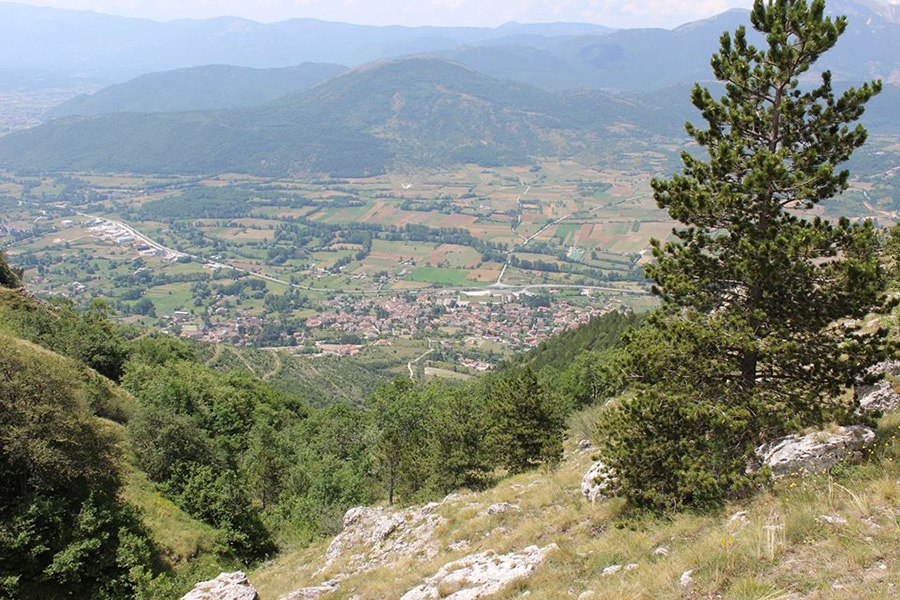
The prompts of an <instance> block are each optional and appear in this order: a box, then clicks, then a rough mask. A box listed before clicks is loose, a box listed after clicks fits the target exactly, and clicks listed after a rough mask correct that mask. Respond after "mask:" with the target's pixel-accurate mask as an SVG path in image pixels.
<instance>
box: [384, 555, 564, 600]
mask: <svg viewBox="0 0 900 600" xmlns="http://www.w3.org/2000/svg"><path fill="white" fill-rule="evenodd" d="M556 547H557V546H556V544H550V545H549V546H545V547H543V548H538V547H537V546H529V547H527V548H525V549H524V550H522V551H521V552H513V553H510V554H495V553H494V552H491V551H488V552H480V553H478V554H472V555H470V556H466V557H464V558H461V559H459V560H455V561H453V562H450V563H447V564H446V565H444V566H443V567H441V569H440V570H439V571H438V572H437V573H435V574H434V575H433V576H431V577H429V578H428V579H426V580H425V582H424V583H422V585H419V586H417V587H415V588H413V589H411V590H409V591H408V592H406V593H405V594H404V595H403V597H402V598H401V600H435V599H438V598H443V599H445V600H475V599H476V598H483V597H485V596H488V595H490V594H495V593H497V592H499V591H500V590H502V589H503V588H505V587H506V586H507V585H509V584H510V583H512V582H513V581H515V580H517V579H521V578H523V577H528V576H529V575H531V574H532V573H533V572H534V570H535V569H537V567H538V566H539V565H540V564H541V563H542V562H543V561H544V558H545V557H546V556H547V554H548V553H550V552H551V551H553V550H555V549H556Z"/></svg>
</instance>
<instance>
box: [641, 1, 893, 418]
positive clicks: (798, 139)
mask: <svg viewBox="0 0 900 600" xmlns="http://www.w3.org/2000/svg"><path fill="white" fill-rule="evenodd" d="M824 8H825V2H824V0H815V1H814V2H813V3H812V4H811V5H810V6H807V4H806V2H805V1H803V0H800V1H797V0H776V1H774V2H768V3H764V2H762V1H761V0H757V2H755V4H754V7H753V11H752V13H751V15H750V19H751V22H752V24H753V26H754V27H755V28H756V29H757V30H759V31H760V32H762V33H764V34H765V35H766V36H767V41H768V48H767V49H764V50H759V49H756V48H754V47H753V46H751V45H749V44H748V43H747V39H746V32H745V30H744V28H739V29H738V30H737V32H736V33H735V35H734V38H733V40H732V37H731V36H730V35H729V34H728V33H726V34H724V35H723V36H722V39H721V49H720V51H719V53H718V54H716V55H715V56H713V59H712V67H713V71H714V73H715V75H716V78H717V79H719V80H721V81H724V82H725V85H726V95H725V96H724V97H723V98H721V99H720V100H716V99H714V98H713V96H712V94H711V93H710V92H709V90H707V89H704V88H703V87H701V86H695V88H694V90H693V94H692V100H693V103H694V105H695V106H696V107H697V108H698V109H699V110H700V111H701V112H702V114H703V117H704V119H705V120H706V121H707V125H708V127H707V128H706V129H698V128H697V127H694V126H693V125H690V124H688V125H687V130H688V133H689V134H690V135H691V137H692V138H693V139H694V140H696V141H697V143H698V144H699V145H700V146H702V147H703V148H705V149H706V150H707V153H708V161H704V160H703V159H701V158H697V157H694V156H692V155H690V154H687V153H685V154H684V156H683V160H684V172H683V174H681V175H676V176H675V177H673V178H672V179H670V180H656V181H654V182H653V189H654V191H655V198H656V201H657V203H658V204H659V206H660V207H661V208H665V209H667V210H668V211H669V214H670V215H671V216H672V217H673V218H675V219H677V220H679V221H681V222H682V223H684V224H685V225H687V227H686V228H683V229H680V230H678V231H677V232H676V235H677V238H678V241H676V242H674V243H669V244H666V245H665V246H661V245H660V244H659V243H655V244H654V256H655V258H656V260H657V263H656V264H655V265H653V266H652V267H651V268H650V269H649V274H650V276H651V277H652V278H653V280H654V281H655V282H656V285H657V288H656V289H657V290H658V292H659V293H660V295H661V296H662V298H663V300H664V302H665V304H666V307H667V308H668V309H669V310H681V309H685V308H686V309H690V310H693V311H697V312H699V313H701V314H703V315H714V316H715V318H716V319H718V320H729V321H730V323H731V324H732V328H731V329H732V330H733V331H734V332H741V335H739V336H737V337H738V338H739V339H735V340H734V341H733V342H732V343H729V344H727V347H725V348H723V350H726V352H725V353H724V354H723V355H721V358H722V359H723V360H728V361H731V362H732V363H733V367H734V370H733V373H732V375H731V376H730V378H729V381H728V383H729V385H734V386H737V387H738V388H740V389H741V390H742V391H743V392H745V393H751V392H753V391H754V390H755V389H756V388H760V387H761V388H763V389H764V390H765V392H767V393H779V394H786V393H790V394H792V395H796V394H800V395H802V396H803V397H804V400H805V401H806V402H813V401H815V400H816V399H819V398H821V397H822V396H823V395H834V394H836V393H837V392H838V391H839V388H840V386H842V385H845V384H847V383H849V381H850V379H851V378H852V376H854V375H855V374H856V372H857V371H858V370H859V366H860V362H861V361H866V360H870V359H871V357H870V356H869V354H870V352H867V350H868V351H871V350H872V349H873V348H875V347H877V344H875V343H863V341H866V342H875V341H876V340H874V339H872V338H857V339H856V340H855V344H854V346H856V347H855V348H854V350H855V352H854V353H853V354H852V355H848V354H847V349H848V348H847V345H848V343H849V342H848V333H849V331H848V329H851V328H850V327H840V326H836V325H835V324H836V323H838V322H839V321H840V320H843V319H858V318H860V317H862V316H864V315H865V314H866V313H867V312H869V311H871V310H872V309H874V308H876V307H877V306H879V304H880V303H881V302H882V290H883V286H884V280H883V274H882V272H881V269H880V267H879V264H878V260H877V256H876V253H875V252H874V250H875V247H876V244H877V239H876V236H875V234H874V229H873V227H872V225H871V223H868V222H866V223H864V224H858V225H851V224H850V223H849V222H848V221H847V220H846V219H842V220H841V221H840V222H838V223H831V222H829V221H825V220H822V219H820V218H814V219H807V218H804V215H803V214H802V211H803V210H806V209H811V208H813V207H814V206H815V205H817V204H819V203H820V202H822V201H824V200H827V199H829V198H831V197H833V196H835V195H836V194H838V193H840V192H841V191H843V190H845V189H846V188H847V180H848V177H849V173H848V171H847V170H838V169H837V167H838V165H840V164H841V163H842V162H844V161H846V160H847V159H848V158H849V157H850V154H851V153H852V152H853V150H854V149H856V148H858V147H859V146H860V145H862V144H863V142H864V141H865V139H866V132H865V129H863V127H862V126H861V125H857V126H856V127H854V128H850V127H849V126H848V123H851V122H853V121H855V120H856V119H858V118H859V117H860V115H861V114H862V112H863V109H864V105H865V103H866V102H867V101H868V100H869V99H870V98H871V97H872V96H873V95H874V94H876V93H877V92H878V91H879V90H880V89H881V83H880V82H877V81H876V82H873V83H869V84H865V85H863V86H862V87H860V88H858V89H849V90H847V91H846V92H844V93H843V94H842V95H840V96H839V97H835V94H834V92H833V90H832V86H831V76H830V73H828V72H825V73H823V74H822V81H821V84H820V85H819V86H818V87H816V88H814V89H812V90H809V91H803V90H802V89H801V87H800V79H801V77H802V76H803V75H804V74H805V73H807V72H808V71H809V69H810V67H811V66H812V65H813V64H814V63H815V61H816V60H817V59H818V58H819V56H820V55H821V54H822V53H824V52H825V51H827V50H828V49H830V48H831V47H832V46H833V45H834V44H835V42H836V41H837V39H838V36H839V35H840V34H841V32H843V31H844V29H845V27H846V18H844V17H839V18H837V19H834V20H832V19H831V18H829V17H825V16H824V15H823V12H824Z"/></svg>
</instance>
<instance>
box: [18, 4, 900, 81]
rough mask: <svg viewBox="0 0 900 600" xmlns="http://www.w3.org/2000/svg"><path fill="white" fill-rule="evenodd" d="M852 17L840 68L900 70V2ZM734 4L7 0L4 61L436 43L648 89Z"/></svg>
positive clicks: (317, 55)
mask: <svg viewBox="0 0 900 600" xmlns="http://www.w3.org/2000/svg"><path fill="white" fill-rule="evenodd" d="M828 10H829V11H830V12H831V13H833V14H847V15H848V16H849V19H850V25H851V26H850V28H849V31H848V32H847V34H846V35H845V36H844V38H843V39H842V40H841V42H840V43H839V45H838V47H837V48H836V49H835V51H834V52H833V53H831V54H830V55H829V56H828V57H827V60H826V62H825V63H824V64H825V66H826V67H827V68H831V69H832V70H833V71H834V72H835V77H836V79H844V80H860V79H862V78H863V75H864V74H865V76H871V77H881V78H883V79H885V80H887V81H895V82H900V6H898V5H894V4H888V3H886V2H882V1H880V0H831V1H829V3H828ZM747 20H748V19H747V11H745V10H739V9H735V10H730V11H727V12H725V13H722V14H720V15H717V16H715V17H711V18H709V19H703V20H700V21H695V22H693V23H687V24H684V25H682V26H681V27H677V28H675V29H673V30H666V29H627V30H614V29H611V28H608V27H604V26H601V25H593V24H585V23H540V24H520V23H507V24H505V25H501V26H499V27H495V28H484V27H401V26H388V27H375V26H366V25H352V24H347V23H333V22H326V21H318V20H315V19H291V20H287V21H282V22H278V23H270V24H263V23H257V22H254V21H250V20H247V19H241V18H236V17H219V18H215V19H182V20H177V21H171V22H166V23H161V22H157V21H151V20H148V19H131V18H124V17H113V16H109V15H102V14H98V13H91V12H83V11H69V10H58V9H52V8H39V7H34V6H29V5H22V4H14V3H4V2H0V36H2V39H3V40H4V43H3V44H2V45H0V69H3V68H7V69H27V70H32V71H46V72H48V73H58V74H61V75H66V76H76V75H77V76H78V77H81V78H84V77H92V78H98V77H100V78H106V79H108V80H111V81H124V80H126V79H129V78H132V77H135V76H138V75H142V74H146V73H150V72H157V71H165V70H172V69H181V68H187V67H196V66H203V65H210V64H228V65H234V66H242V67H254V68H281V67H290V66H294V65H298V64H301V63H306V62H317V63H331V64H342V65H349V66H358V65H361V64H364V63H368V62H371V61H375V60H383V59H389V58H398V57H403V56H410V55H415V54H431V55H435V56H438V57H440V58H448V59H452V60H455V61H457V62H460V63H463V64H466V65H468V66H470V67H473V68H475V69H477V70H481V71H483V72H485V73H486V74H488V75H491V76H493V77H498V78H507V79H514V80H516V81H519V82H520V83H527V84H529V85H534V86H537V87H542V88H544V89H548V90H563V89H578V88H584V87H591V88H598V89H606V90H620V91H633V90H648V89H655V88H660V87H664V86H666V85H672V84H676V83H681V82H684V81H693V80H695V79H698V78H700V79H702V78H708V76H709V75H708V64H709V55H710V54H711V52H712V51H713V50H715V49H716V45H717V40H718V37H719V34H720V33H721V32H722V31H724V30H733V29H734V27H736V26H737V25H738V24H740V23H746V22H747Z"/></svg>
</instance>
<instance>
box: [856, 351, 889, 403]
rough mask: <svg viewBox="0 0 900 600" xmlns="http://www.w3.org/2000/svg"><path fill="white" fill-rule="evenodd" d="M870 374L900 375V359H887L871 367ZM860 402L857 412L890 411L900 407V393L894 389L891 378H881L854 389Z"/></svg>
mask: <svg viewBox="0 0 900 600" xmlns="http://www.w3.org/2000/svg"><path fill="white" fill-rule="evenodd" d="M867 373H868V374H869V375H884V376H893V377H900V360H886V361H884V362H880V363H878V364H876V365H873V366H871V367H869V369H868V370H867ZM854 393H855V394H856V399H857V401H858V402H859V408H857V412H858V413H861V414H864V413H870V412H882V413H883V412H888V411H891V410H896V409H897V408H900V394H898V393H897V392H895V391H894V386H893V383H892V382H891V381H890V380H889V379H881V380H879V381H877V382H875V384H874V385H858V386H856V388H855V389H854Z"/></svg>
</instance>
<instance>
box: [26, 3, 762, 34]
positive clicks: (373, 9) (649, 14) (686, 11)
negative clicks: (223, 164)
mask: <svg viewBox="0 0 900 600" xmlns="http://www.w3.org/2000/svg"><path fill="white" fill-rule="evenodd" d="M18 1H19V2H22V3H24V4H34V5H38V6H53V7H56V8H70V9H78V10H93V11H97V12H102V13H107V14H115V15H124V16H132V17H147V18H151V19H156V20H161V21H167V20H171V19H178V18H184V17H191V18H204V17H214V16H221V15H233V16H241V17H245V18H248V19H253V20H255V21H263V22H269V21H281V20H284V19H291V18H296V17H312V18H317V19H324V20H327V21H344V22H348V23H364V24H371V25H389V24H397V25H477V26H489V27H493V26H496V25H500V24H502V23H505V22H507V21H519V22H521V23H535V22H549V21H580V22H588V23H599V24H602V25H608V26H610V27H674V26H676V25H679V24H681V23H685V22H687V21H693V20H696V19H701V18H704V17H710V16H712V15H715V14H718V13H720V12H723V11H725V10H727V9H729V8H735V7H744V8H748V7H749V6H750V5H751V4H752V0H18Z"/></svg>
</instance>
